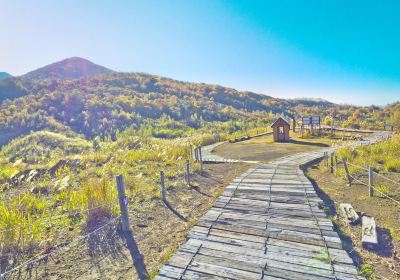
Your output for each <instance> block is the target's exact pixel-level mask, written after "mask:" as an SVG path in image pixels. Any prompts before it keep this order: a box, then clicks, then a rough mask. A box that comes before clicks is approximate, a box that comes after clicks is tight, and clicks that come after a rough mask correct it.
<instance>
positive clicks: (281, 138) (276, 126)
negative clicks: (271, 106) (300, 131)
mask: <svg viewBox="0 0 400 280" xmlns="http://www.w3.org/2000/svg"><path fill="white" fill-rule="evenodd" d="M271 127H272V129H273V131H274V142H287V141H289V139H290V137H289V131H290V123H289V122H288V121H287V120H285V119H284V118H282V117H279V118H277V119H276V120H275V121H274V123H273V124H272V125H271Z"/></svg>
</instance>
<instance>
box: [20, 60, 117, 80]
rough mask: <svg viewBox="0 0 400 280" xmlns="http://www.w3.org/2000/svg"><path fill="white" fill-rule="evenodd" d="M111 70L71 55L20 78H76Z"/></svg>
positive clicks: (110, 71)
mask: <svg viewBox="0 0 400 280" xmlns="http://www.w3.org/2000/svg"><path fill="white" fill-rule="evenodd" d="M113 72H114V71H112V70H110V69H108V68H106V67H103V66H100V65H97V64H94V63H93V62H91V61H89V60H87V59H84V58H80V57H71V58H67V59H64V60H62V61H59V62H56V63H52V64H50V65H47V66H44V67H42V68H39V69H37V70H34V71H31V72H29V73H27V74H25V75H23V76H22V77H21V78H23V79H25V80H76V79H82V78H89V77H93V76H98V75H106V74H111V73H113Z"/></svg>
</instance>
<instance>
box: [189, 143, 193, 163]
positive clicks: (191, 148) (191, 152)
mask: <svg viewBox="0 0 400 280" xmlns="http://www.w3.org/2000/svg"><path fill="white" fill-rule="evenodd" d="M189 159H190V160H193V147H192V144H190V145H189Z"/></svg>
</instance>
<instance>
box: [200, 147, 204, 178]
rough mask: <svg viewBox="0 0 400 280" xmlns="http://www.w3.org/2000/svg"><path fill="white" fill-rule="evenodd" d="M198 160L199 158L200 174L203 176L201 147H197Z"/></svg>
mask: <svg viewBox="0 0 400 280" xmlns="http://www.w3.org/2000/svg"><path fill="white" fill-rule="evenodd" d="M199 158H200V174H203V155H202V153H201V146H200V147H199Z"/></svg>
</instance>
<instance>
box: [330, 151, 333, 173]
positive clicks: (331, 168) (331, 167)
mask: <svg viewBox="0 0 400 280" xmlns="http://www.w3.org/2000/svg"><path fill="white" fill-rule="evenodd" d="M330 170H331V173H333V153H331V166H330Z"/></svg>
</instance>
